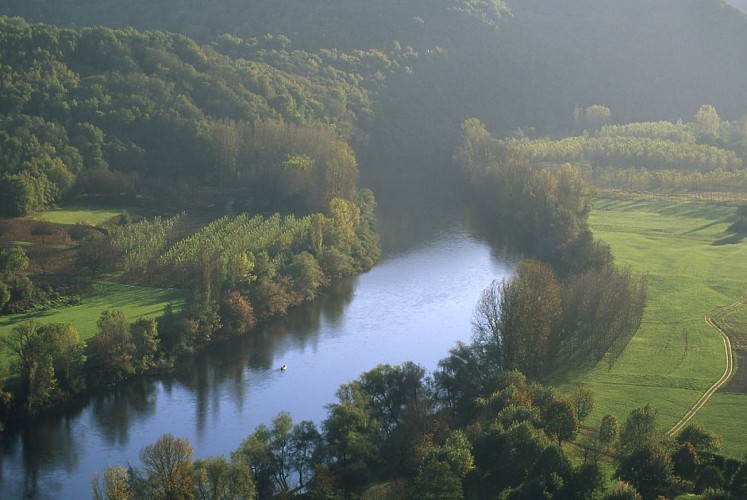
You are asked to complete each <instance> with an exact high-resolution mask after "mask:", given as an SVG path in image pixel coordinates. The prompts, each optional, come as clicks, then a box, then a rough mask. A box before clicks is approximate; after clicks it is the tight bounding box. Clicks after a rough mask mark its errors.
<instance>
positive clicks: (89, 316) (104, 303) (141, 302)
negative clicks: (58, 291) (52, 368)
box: [0, 283, 185, 360]
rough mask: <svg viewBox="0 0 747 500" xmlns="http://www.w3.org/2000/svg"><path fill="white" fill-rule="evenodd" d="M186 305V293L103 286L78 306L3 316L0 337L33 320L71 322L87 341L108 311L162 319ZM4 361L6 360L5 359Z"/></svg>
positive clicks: (100, 285) (99, 285)
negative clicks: (165, 313) (166, 312)
mask: <svg viewBox="0 0 747 500" xmlns="http://www.w3.org/2000/svg"><path fill="white" fill-rule="evenodd" d="M184 302H185V292H184V290H175V289H163V288H149V287H143V286H132V285H121V284H117V283H100V284H98V285H97V292H96V293H95V294H93V295H91V296H89V297H86V298H84V300H83V302H82V303H81V304H79V305H76V306H71V307H65V308H63V309H53V310H48V311H41V312H35V313H30V314H16V315H13V316H3V317H0V336H5V335H8V334H9V333H10V332H11V331H12V329H13V327H14V326H16V325H18V324H19V323H22V322H23V321H26V320H29V319H34V320H36V321H39V322H42V323H71V324H72V325H74V326H75V328H76V329H77V330H78V333H79V334H80V337H81V338H82V339H87V338H89V337H92V336H93V335H94V334H95V333H96V321H97V320H98V319H99V316H100V315H101V311H104V310H106V309H121V310H122V311H124V313H125V314H126V315H127V318H128V319H129V320H130V321H135V320H136V319H138V318H140V317H156V316H160V315H161V314H162V313H163V310H164V308H165V307H166V304H169V303H171V304H173V305H174V308H175V309H176V310H179V309H181V307H182V306H183V304H184ZM1 359H3V360H5V356H4V355H3V357H2V358H1Z"/></svg>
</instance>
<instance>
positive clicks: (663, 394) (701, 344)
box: [570, 199, 747, 454]
mask: <svg viewBox="0 0 747 500" xmlns="http://www.w3.org/2000/svg"><path fill="white" fill-rule="evenodd" d="M733 215H734V208H733V207H728V206H720V205H713V204H707V203H701V202H676V201H666V200H665V201H661V200H659V201H621V200H610V199H599V200H597V202H596V204H595V207H594V210H593V211H592V214H591V217H590V223H591V227H592V229H593V231H594V233H595V234H596V235H597V236H598V237H600V238H601V239H603V240H604V241H606V242H608V243H609V244H610V245H611V247H612V251H613V254H614V256H615V261H616V262H617V263H618V264H619V265H622V266H628V267H630V268H631V269H633V270H634V271H636V272H638V273H642V274H645V275H647V276H648V277H649V299H648V306H647V308H646V312H645V314H644V318H643V324H642V326H641V329H640V331H639V332H638V333H637V334H636V336H635V337H634V338H633V339H632V340H631V342H630V344H629V345H628V346H627V348H626V349H625V352H624V353H623V355H622V356H621V357H620V359H619V360H617V362H616V363H615V364H614V365H613V366H612V367H611V368H610V367H609V366H608V364H607V363H606V362H604V361H603V362H602V363H600V364H599V365H598V366H596V367H594V368H593V369H592V370H590V371H584V372H581V371H579V372H578V373H576V374H575V375H571V380H570V382H571V383H584V384H586V385H588V386H589V387H590V388H592V389H593V390H594V391H595V393H596V396H597V405H596V406H597V408H596V409H595V411H594V413H593V414H592V415H591V417H590V419H589V421H588V422H587V423H588V424H589V425H594V426H596V425H598V424H599V422H600V421H601V418H602V416H603V415H604V414H606V413H613V414H615V415H617V416H618V418H620V419H621V420H623V419H624V418H625V417H626V416H627V414H628V412H629V411H630V410H631V409H632V408H634V407H637V406H642V405H644V404H646V403H650V404H652V405H653V406H654V407H656V408H657V410H658V412H659V417H660V422H661V424H662V426H664V427H666V428H669V427H670V426H672V425H673V424H674V423H675V422H676V421H677V420H678V419H679V418H680V417H681V416H682V415H683V414H684V413H685V412H686V411H687V410H688V409H689V408H690V406H692V405H693V404H694V403H695V401H696V400H697V399H698V398H699V397H700V395H701V394H702V393H703V392H705V391H706V390H707V389H708V387H710V386H711V385H712V384H713V383H714V382H715V381H716V380H717V379H718V378H719V377H720V376H721V374H722V373H723V370H724V366H723V363H724V362H723V343H722V341H721V338H720V336H719V334H718V333H717V332H716V331H714V330H713V329H711V328H710V327H708V325H706V323H705V321H704V317H705V315H706V313H708V311H710V310H714V309H717V308H719V307H723V306H725V305H728V304H731V303H733V302H735V301H737V300H738V299H739V298H740V297H741V296H742V294H743V292H744V288H745V284H747V266H745V265H744V262H745V261H746V259H745V258H746V257H747V242H743V241H741V240H740V239H739V238H734V237H733V235H732V234H731V233H727V232H726V229H727V228H728V227H729V224H730V219H732V218H733ZM728 401H729V405H728V407H727V406H724V408H723V409H724V411H726V410H727V409H728V411H729V412H730V413H728V414H723V415H722V414H721V412H720V411H713V410H712V409H711V404H712V403H710V402H709V403H708V404H707V405H706V414H707V415H708V421H707V425H708V426H709V427H710V428H712V429H713V430H714V431H716V432H718V433H720V434H722V435H724V438H725V441H727V442H732V443H743V442H744V440H745V436H747V421H744V420H743V419H742V422H741V423H739V422H736V421H734V414H733V413H731V412H733V411H736V410H738V411H739V413H738V415H745V414H747V396H735V397H731V398H729V399H728ZM714 406H715V405H714ZM744 449H747V447H745V446H742V450H744ZM727 450H728V453H730V454H733V453H734V448H733V447H732V446H731V445H730V446H729V447H727Z"/></svg>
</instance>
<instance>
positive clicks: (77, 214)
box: [30, 205, 123, 226]
mask: <svg viewBox="0 0 747 500" xmlns="http://www.w3.org/2000/svg"><path fill="white" fill-rule="evenodd" d="M122 212H123V211H122V210H121V209H117V208H106V207H99V208H96V207H91V206H84V205H70V206H67V207H63V208H57V209H54V210H49V211H47V212H41V213H38V214H35V215H33V216H31V217H30V218H31V219H33V220H38V221H44V222H52V223H55V224H85V225H88V226H98V225H100V224H103V223H104V222H107V221H109V220H111V219H113V218H115V217H119V216H120V215H121V214H122Z"/></svg>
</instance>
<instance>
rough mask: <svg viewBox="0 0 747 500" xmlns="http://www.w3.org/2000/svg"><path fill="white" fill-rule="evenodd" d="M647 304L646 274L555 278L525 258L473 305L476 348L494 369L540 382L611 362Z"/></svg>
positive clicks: (610, 269)
mask: <svg viewBox="0 0 747 500" xmlns="http://www.w3.org/2000/svg"><path fill="white" fill-rule="evenodd" d="M645 306H646V281H645V278H636V277H634V276H632V274H631V273H630V272H629V271H621V270H619V269H617V268H615V267H614V266H612V265H606V266H604V267H599V268H592V269H589V270H587V271H584V272H582V273H572V274H570V275H568V276H566V277H565V279H559V278H558V277H557V275H556V273H555V271H554V270H553V269H552V267H551V266H550V265H548V264H546V263H544V262H542V261H538V260H533V259H526V260H523V261H521V262H520V263H519V265H518V266H517V268H516V273H515V275H514V276H513V277H512V278H510V279H507V280H504V281H502V282H500V283H498V282H494V283H492V284H491V285H490V286H489V287H488V288H486V289H485V290H484V291H483V294H482V296H481V298H480V301H479V302H478V304H477V306H476V308H475V314H474V320H473V325H474V330H475V334H476V338H475V345H474V348H473V350H474V352H476V353H479V354H480V356H481V357H482V358H484V359H485V360H486V361H485V362H486V363H487V362H490V363H494V364H493V365H492V366H493V368H494V369H503V370H519V371H521V372H522V373H524V374H525V375H526V376H527V377H528V378H530V379H533V380H538V379H539V380H541V379H543V378H544V377H547V376H548V375H551V374H553V373H556V372H557V371H559V370H563V369H564V368H567V367H570V366H583V365H586V366H593V365H595V364H597V363H599V362H600V361H602V360H603V359H605V358H606V360H607V362H608V363H609V364H610V365H612V364H613V363H614V362H615V360H616V359H617V358H618V357H619V356H620V354H622V351H623V350H624V349H625V346H626V345H627V344H628V342H629V341H630V339H631V338H632V337H633V335H635V332H636V331H638V328H639V327H640V324H641V320H642V318H643V311H644V308H645Z"/></svg>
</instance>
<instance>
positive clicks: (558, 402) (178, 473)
mask: <svg viewBox="0 0 747 500" xmlns="http://www.w3.org/2000/svg"><path fill="white" fill-rule="evenodd" d="M336 396H337V401H336V402H335V403H333V404H331V405H329V407H328V412H327V416H326V418H325V419H324V420H323V421H322V422H321V423H319V424H315V423H314V422H311V421H301V422H298V423H296V422H294V421H293V419H292V417H291V415H289V414H288V413H286V412H281V413H280V414H278V415H277V416H276V417H275V418H273V419H272V421H271V422H270V423H268V424H260V425H259V426H257V427H256V428H255V429H254V431H253V432H252V433H251V434H250V435H249V436H248V437H246V438H245V439H244V440H243V441H242V442H241V443H240V444H239V445H238V447H237V448H236V449H235V450H234V451H233V452H232V453H231V454H230V456H229V457H224V456H217V457H202V458H199V459H195V458H194V451H193V450H192V447H191V445H190V443H189V441H188V440H186V439H183V438H178V437H175V436H173V435H172V434H166V435H164V436H162V437H161V438H160V439H158V440H157V441H156V442H155V443H153V444H151V445H148V446H146V447H145V448H144V449H143V450H142V451H141V454H140V465H139V466H137V465H134V464H128V465H113V466H112V465H110V466H108V467H107V468H106V469H104V470H103V472H102V473H97V474H96V475H95V476H94V478H93V479H92V491H93V494H94V498H101V499H114V498H129V497H132V496H134V497H147V498H199V499H216V498H227V497H228V498H247V499H250V498H278V497H282V498H312V499H316V498H319V499H322V498H323V499H330V498H358V497H364V498H369V497H372V496H377V497H386V498H414V499H436V498H438V499H461V498H488V497H500V498H507V499H520V498H574V499H578V498H589V499H591V498H603V499H610V500H611V499H618V498H631V499H634V498H644V499H649V498H656V497H657V496H658V495H664V496H670V497H673V496H676V495H679V494H684V493H707V494H710V495H721V496H720V497H719V498H739V497H740V496H741V495H744V494H745V493H747V464H746V463H744V462H740V461H737V460H727V459H725V458H724V457H722V456H720V455H718V449H719V446H720V437H719V436H717V435H716V434H714V433H713V432H711V431H709V430H708V429H706V428H704V427H703V426H701V425H699V424H690V425H689V426H688V427H686V428H685V429H683V430H682V432H680V433H679V434H678V435H677V436H675V437H666V436H664V435H663V434H662V433H661V432H660V430H659V423H658V421H657V416H656V411H655V410H654V409H653V408H651V407H650V406H645V407H641V408H636V409H633V410H632V411H631V412H630V413H629V414H628V415H627V417H626V418H625V420H624V421H619V420H618V418H617V417H616V416H615V415H611V414H610V415H605V416H604V418H603V419H602V421H601V424H600V426H599V428H598V429H593V430H590V431H587V432H586V433H585V434H586V437H585V438H584V439H583V440H582V441H581V442H580V443H579V448H578V456H577V457H576V459H574V460H572V459H571V457H570V456H569V455H568V448H567V447H566V446H563V443H564V442H568V441H572V440H574V439H576V438H577V436H578V433H579V428H580V422H581V421H583V420H584V419H585V418H586V417H587V416H588V415H589V414H590V412H591V411H592V410H593V407H594V395H593V393H592V392H591V391H590V390H589V389H587V388H585V387H583V386H582V387H579V388H578V389H577V390H575V391H574V392H572V393H570V394H561V393H558V392H557V391H556V390H555V389H553V388H551V387H548V386H543V385H541V384H538V383H536V382H535V383H529V382H528V381H527V379H526V378H525V377H524V376H523V375H522V374H521V373H519V372H516V371H503V370H495V369H493V368H491V367H490V366H488V365H484V364H482V362H481V361H480V360H479V355H476V353H474V352H473V349H472V348H471V347H468V346H464V345H459V346H457V347H456V348H455V349H453V350H452V351H451V353H450V355H449V357H447V358H446V359H444V360H442V361H441V362H440V363H439V367H438V369H437V370H436V371H435V373H433V374H432V375H431V376H429V375H428V374H427V373H426V371H425V370H424V369H423V368H421V367H420V366H418V365H416V364H414V363H410V362H406V363H404V364H402V365H398V366H391V365H379V366H377V367H375V368H374V369H372V370H370V371H367V372H365V373H363V374H362V375H361V376H360V377H358V378H357V379H356V380H354V381H352V382H349V383H346V384H343V385H342V386H340V388H339V389H338V391H337V394H336ZM610 459H611V460H612V462H613V464H614V472H613V476H614V477H615V478H616V479H617V480H618V482H617V484H615V485H614V486H612V487H608V484H609V482H608V480H607V478H606V477H605V472H604V469H603V467H602V465H601V464H602V461H609V460H610Z"/></svg>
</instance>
